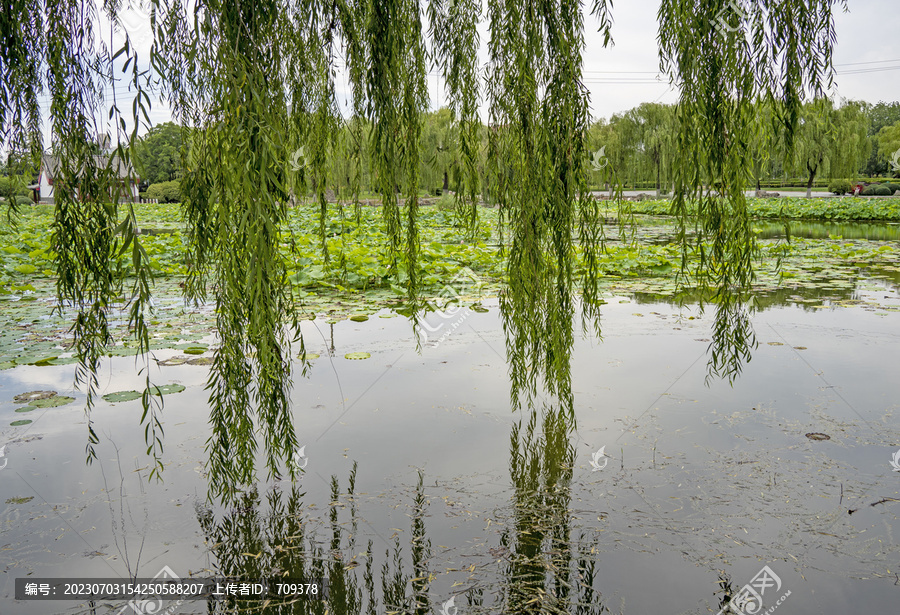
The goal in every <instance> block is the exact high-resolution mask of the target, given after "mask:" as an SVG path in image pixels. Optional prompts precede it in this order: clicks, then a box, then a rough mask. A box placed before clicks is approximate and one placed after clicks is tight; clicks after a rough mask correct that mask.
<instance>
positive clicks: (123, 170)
mask: <svg viewBox="0 0 900 615" xmlns="http://www.w3.org/2000/svg"><path fill="white" fill-rule="evenodd" d="M91 158H93V164H94V166H95V167H97V168H99V169H105V168H107V167H108V166H109V167H111V168H112V169H113V170H114V171H117V172H118V174H119V179H125V178H127V177H129V176H130V177H131V178H132V179H134V180H135V181H137V180H138V179H139V177H138V175H137V173H135V172H134V169H133V168H129V166H128V165H126V164H125V161H123V160H122V159H121V158H119V157H118V156H111V157H110V156H91ZM41 170H42V171H45V172H46V173H47V175H48V177H49V178H50V179H53V178H54V177H56V174H57V172H58V171H59V158H58V157H57V156H49V155H44V156H43V157H42V159H41Z"/></svg>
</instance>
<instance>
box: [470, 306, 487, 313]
mask: <svg viewBox="0 0 900 615" xmlns="http://www.w3.org/2000/svg"><path fill="white" fill-rule="evenodd" d="M472 311H473V312H478V313H479V314H484V313H485V312H489V311H490V310H489V309H487V308H486V307H484V306H483V305H473V306H472Z"/></svg>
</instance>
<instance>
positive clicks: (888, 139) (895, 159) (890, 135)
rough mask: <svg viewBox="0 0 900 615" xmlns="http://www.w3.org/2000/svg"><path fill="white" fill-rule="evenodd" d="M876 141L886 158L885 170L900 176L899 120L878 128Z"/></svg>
mask: <svg viewBox="0 0 900 615" xmlns="http://www.w3.org/2000/svg"><path fill="white" fill-rule="evenodd" d="M876 142H877V143H878V149H879V150H880V151H882V152H885V155H886V156H887V158H888V168H887V172H888V173H891V174H893V175H894V177H900V121H898V122H897V123H895V124H891V125H890V126H885V127H883V128H882V129H881V130H879V131H878V135H877V138H876Z"/></svg>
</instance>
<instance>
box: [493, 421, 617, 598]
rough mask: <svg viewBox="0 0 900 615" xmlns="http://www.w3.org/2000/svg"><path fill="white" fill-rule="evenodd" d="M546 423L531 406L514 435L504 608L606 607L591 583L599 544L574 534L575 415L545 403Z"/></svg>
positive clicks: (593, 580) (511, 459) (505, 544)
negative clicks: (539, 421) (540, 426)
mask: <svg viewBox="0 0 900 615" xmlns="http://www.w3.org/2000/svg"><path fill="white" fill-rule="evenodd" d="M542 415H543V416H542V419H541V420H542V430H541V432H537V422H538V412H537V411H535V410H532V411H531V412H530V417H529V419H528V422H527V423H526V424H525V426H524V431H523V421H520V422H519V423H518V424H517V425H515V426H514V427H513V430H512V434H511V435H510V462H509V468H510V478H511V481H512V484H513V488H514V496H513V502H512V506H513V519H514V524H513V526H512V527H510V528H507V529H506V530H504V532H503V534H502V538H501V542H502V544H503V545H504V546H506V547H507V548H509V550H510V557H509V561H508V564H507V566H506V570H505V579H504V583H503V585H502V592H503V594H504V596H503V603H504V609H503V612H505V613H579V614H581V613H584V614H587V613H603V612H605V611H607V609H606V608H605V607H604V606H603V604H602V603H601V601H600V594H599V592H598V591H596V590H595V589H594V582H595V562H594V560H593V558H592V557H591V554H592V553H594V552H596V544H595V543H592V542H591V541H588V540H585V537H584V535H583V534H582V535H580V536H579V538H578V539H577V540H574V541H573V539H572V537H571V534H572V531H573V528H572V514H571V484H572V471H573V467H574V462H575V448H574V446H573V445H572V442H571V440H570V435H571V433H572V431H573V428H574V421H573V419H572V418H571V416H570V414H569V413H568V412H566V411H563V410H562V409H561V408H560V407H545V408H544V409H543V412H542Z"/></svg>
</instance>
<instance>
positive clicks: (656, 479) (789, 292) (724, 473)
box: [0, 274, 900, 615]
mask: <svg viewBox="0 0 900 615" xmlns="http://www.w3.org/2000/svg"><path fill="white" fill-rule="evenodd" d="M779 292H780V293H781V294H777V293H776V294H770V295H769V298H770V299H769V300H768V301H766V302H762V303H761V306H760V307H761V309H760V310H759V311H758V312H757V313H756V314H755V315H754V319H753V322H754V328H755V331H756V336H757V341H758V346H757V347H756V348H755V350H753V355H752V360H751V361H750V362H749V363H748V364H747V365H745V366H744V368H743V373H742V375H741V376H740V378H738V379H737V380H736V381H735V382H734V383H733V385H730V384H729V383H728V382H725V381H721V380H711V381H709V382H708V384H707V383H706V373H707V359H708V347H709V337H710V327H711V321H712V316H711V314H710V313H706V314H703V313H701V312H700V311H699V310H698V309H697V308H696V307H695V306H691V305H687V306H685V307H679V306H676V305H672V304H670V303H667V302H666V301H663V300H661V299H660V298H659V297H655V296H653V295H650V294H641V293H635V294H631V295H627V296H626V295H615V296H608V297H607V304H606V305H604V306H603V309H602V315H603V329H602V334H603V337H602V340H600V339H598V338H597V337H595V336H583V337H576V342H575V345H574V349H573V358H572V374H571V375H572V387H573V391H574V393H575V416H571V417H570V416H567V415H565V414H562V413H560V412H558V410H557V409H556V407H555V406H554V402H553V400H551V399H543V398H541V397H540V395H539V396H538V403H536V404H535V406H534V407H533V408H530V409H529V408H525V409H523V410H522V411H520V412H512V411H511V410H510V401H509V392H510V389H509V386H510V382H509V375H508V370H509V368H508V365H507V362H506V350H505V348H506V346H505V340H504V334H503V330H502V326H501V317H500V311H499V306H498V303H497V302H496V300H493V301H491V300H488V301H486V302H484V307H486V308H487V311H475V310H469V309H465V310H462V311H460V312H458V313H457V316H456V317H455V319H454V320H453V321H452V322H453V323H454V324H455V323H458V325H457V326H455V327H452V329H449V328H448V329H447V330H446V331H445V333H448V335H444V336H442V337H438V338H433V340H432V342H430V343H426V344H425V345H424V346H423V347H422V348H421V350H420V351H417V347H416V342H415V338H414V335H413V332H412V329H411V326H410V322H409V321H408V320H407V319H405V318H403V317H400V316H397V315H395V314H393V313H391V312H389V311H383V312H380V313H379V314H378V315H376V316H373V317H370V318H369V319H368V321H365V322H353V321H349V320H346V321H341V322H338V323H330V324H329V323H328V322H326V321H325V320H324V319H322V318H319V319H317V320H315V321H307V322H305V323H304V325H303V326H304V336H305V339H306V340H307V347H308V352H310V353H317V354H318V355H319V357H318V358H316V359H314V360H313V368H312V370H311V372H310V374H309V376H308V378H302V377H300V376H297V378H296V379H295V382H294V388H293V392H292V400H293V408H294V420H295V425H296V428H297V431H298V435H299V440H300V444H301V445H302V446H303V453H304V454H303V457H302V461H300V462H299V463H300V465H301V466H303V471H302V473H300V474H299V475H298V477H297V478H296V479H295V480H293V481H291V480H290V479H289V478H286V477H285V478H279V477H274V478H270V479H268V480H265V479H263V480H261V481H260V482H259V483H258V484H257V485H256V486H255V487H254V488H253V489H251V490H248V492H247V493H246V494H245V495H244V496H243V497H242V498H241V499H240V500H239V501H238V502H234V503H230V504H228V505H222V504H217V503H215V502H210V501H208V498H207V487H208V483H207V477H206V474H205V471H204V464H205V458H206V453H205V443H206V439H207V437H208V436H209V427H208V423H207V420H208V406H207V403H206V398H207V392H206V391H205V390H204V384H205V382H206V378H207V375H208V370H207V368H206V367H204V366H202V365H185V364H182V365H163V366H159V367H154V369H153V371H152V373H151V377H152V379H153V381H154V382H156V383H158V384H180V385H183V386H184V387H185V389H184V391H183V392H179V393H173V394H170V395H166V396H165V397H164V400H165V409H164V426H165V455H164V461H165V463H166V469H165V472H164V474H163V478H164V481H163V482H156V481H154V480H149V481H148V473H149V471H150V469H151V468H150V466H149V462H148V458H147V457H146V455H144V449H145V445H144V436H143V433H142V429H141V428H140V426H139V424H138V420H139V416H140V402H139V401H135V400H132V401H123V402H117V403H109V402H107V401H103V400H100V401H98V403H97V407H96V409H95V410H94V414H93V419H94V421H95V429H96V430H97V432H98V434H99V435H100V444H99V447H98V459H97V460H96V461H95V462H94V463H93V464H92V465H89V466H86V465H85V461H84V460H85V445H86V443H87V433H88V432H87V425H86V421H85V417H84V414H83V410H82V405H80V404H82V403H83V401H84V396H83V394H81V393H80V392H78V391H76V390H73V387H72V382H73V366H72V365H48V366H40V367H39V366H19V367H15V368H14V369H7V370H4V371H0V400H2V402H0V425H2V427H0V446H3V445H4V444H5V449H4V451H3V453H4V456H3V457H2V458H0V466H3V467H2V470H0V511H2V512H0V553H2V558H0V571H2V576H0V605H2V606H0V613H22V614H41V615H45V614H46V613H51V612H52V613H67V614H75V613H120V612H121V613H133V612H146V613H157V612H169V613H226V612H248V613H249V612H256V613H258V612H264V613H307V612H309V613H325V612H326V610H325V608H326V605H325V603H323V602H316V601H310V602H299V603H295V604H292V605H281V606H277V605H269V606H267V607H266V608H264V609H262V608H261V606H260V605H259V604H251V603H240V606H238V607H234V605H231V604H228V603H224V602H221V603H212V602H210V603H207V602H191V601H187V602H184V603H183V604H181V603H175V602H173V601H168V602H165V603H163V605H162V606H159V605H156V604H154V605H143V606H142V605H139V604H135V605H134V608H132V607H131V606H130V605H129V604H127V602H126V601H124V600H119V601H115V600H108V601H102V602H97V603H93V604H91V603H79V602H77V601H72V602H66V601H54V602H33V601H16V600H14V579H15V578H17V577H26V576H29V577H33V578H41V577H57V578H59V577H79V578H85V577H103V578H108V577H129V576H135V575H136V576H139V577H153V576H155V575H157V574H158V573H159V572H160V571H162V570H163V569H164V567H168V569H170V570H171V571H173V572H174V573H175V574H177V575H178V576H180V577H183V578H184V577H189V576H195V577H209V576H219V575H228V576H233V577H242V578H252V577H259V576H275V575H277V574H281V573H283V572H285V571H287V572H289V573H290V576H291V577H307V578H310V577H318V576H326V577H328V578H329V580H330V592H331V598H330V600H331V602H330V603H329V604H328V605H327V607H328V611H327V612H329V613H368V612H372V613H388V612H404V613H407V612H409V613H413V612H415V613H444V614H445V615H464V614H468V613H562V612H564V613H605V612H611V613H634V614H647V613H709V612H712V613H716V612H718V611H719V610H720V608H722V606H723V605H724V604H725V599H723V594H722V593H721V590H722V588H723V587H724V588H729V591H730V592H737V591H738V590H740V589H741V588H742V587H744V586H745V585H747V584H750V583H751V581H752V580H754V579H757V580H758V579H759V576H758V573H759V572H760V570H761V569H762V568H763V566H768V567H769V569H770V571H771V572H772V573H774V575H775V576H776V577H777V579H776V578H775V577H772V576H769V577H767V578H768V579H770V580H771V582H772V583H775V581H776V580H777V584H776V586H765V593H764V596H763V599H764V602H765V604H766V606H771V605H772V604H775V602H776V601H777V600H779V599H780V597H781V596H783V595H785V594H786V593H787V592H790V594H789V595H788V596H787V598H785V599H784V603H785V604H784V607H783V608H782V612H784V613H800V614H802V613H811V614H812V613H825V612H846V611H851V610H859V609H865V610H869V611H873V612H884V613H888V612H895V611H896V604H897V600H898V597H900V581H898V577H897V573H898V570H897V566H898V561H900V557H898V555H900V545H898V538H900V524H898V512H900V482H898V476H900V474H898V472H894V471H893V469H894V468H893V467H892V465H891V461H892V457H893V455H894V454H895V453H896V451H897V450H898V449H900V422H898V421H897V412H898V410H900V401H898V396H897V384H896V382H897V356H898V353H897V348H898V345H900V314H898V311H900V296H898V289H897V283H896V281H895V280H892V279H890V278H889V277H887V276H876V275H875V274H872V276H871V277H866V276H861V277H859V278H858V279H856V280H854V281H853V284H852V285H850V287H849V288H844V289H843V290H842V291H841V292H842V293H843V294H839V295H833V294H832V295H829V296H830V298H831V299H830V300H826V301H825V302H822V301H821V297H818V298H817V303H816V306H817V307H815V309H813V308H812V307H810V306H809V305H808V304H807V303H806V302H804V299H805V298H808V297H809V296H810V294H813V295H815V293H817V292H820V291H819V290H817V289H816V288H805V289H804V288H799V289H797V288H794V289H785V290H783V291H779ZM828 292H830V293H834V292H837V291H836V290H835V289H830V290H829V291H828ZM435 340H440V341H439V342H437V343H436V342H435ZM351 353H360V354H351ZM348 354H349V355H350V356H351V357H353V356H361V357H365V356H366V355H368V358H363V359H349V358H346V357H347V355H348ZM176 355H180V353H179V352H178V351H174V350H159V351H156V356H157V358H158V359H160V360H164V359H167V358H170V357H173V356H176ZM142 385H143V379H142V377H141V376H139V375H138V374H137V370H136V368H135V363H134V360H133V359H128V358H121V357H114V358H112V359H110V361H109V363H108V365H107V367H106V368H105V370H104V371H103V372H102V374H101V388H103V389H104V390H103V392H104V393H106V392H113V391H120V390H127V389H131V388H138V389H139V388H141V387H142ZM37 390H52V391H56V392H58V393H59V394H60V395H70V396H72V397H75V399H76V402H75V403H72V404H69V405H64V406H60V407H50V408H36V409H34V410H32V411H30V412H27V413H23V412H16V410H17V409H22V407H23V406H22V404H16V403H14V401H13V397H14V396H15V395H17V394H19V393H22V392H27V391H37ZM22 417H27V418H28V419H29V420H31V421H32V422H31V423H29V424H27V425H22V426H18V427H15V426H11V425H10V423H11V422H13V421H15V420H17V419H21V418H22ZM807 434H811V435H812V437H808V436H807ZM816 434H824V436H820V435H816ZM825 437H827V438H825ZM823 438H825V439H823ZM259 444H260V446H261V447H262V446H264V444H265V443H263V442H260V443H259ZM601 451H602V452H601ZM729 595H730V594H729ZM451 599H452V602H451ZM157 607H159V608H158V609H157V610H148V609H151V608H157ZM140 608H144V611H140V610H139V609H140ZM747 612H751V611H747Z"/></svg>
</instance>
